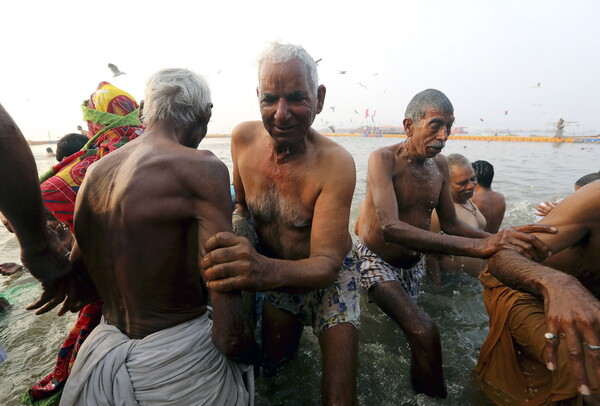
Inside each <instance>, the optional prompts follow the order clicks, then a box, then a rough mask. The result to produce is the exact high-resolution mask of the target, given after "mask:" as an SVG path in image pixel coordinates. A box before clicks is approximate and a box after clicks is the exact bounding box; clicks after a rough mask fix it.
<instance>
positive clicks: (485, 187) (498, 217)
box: [471, 160, 506, 233]
mask: <svg viewBox="0 0 600 406" xmlns="http://www.w3.org/2000/svg"><path fill="white" fill-rule="evenodd" d="M472 166H473V169H474V170H475V176H476V177H477V185H476V186H475V194H474V195H473V197H472V198H471V200H472V201H473V203H475V205H476V206H477V207H478V208H479V210H481V213H482V214H483V217H485V220H486V222H487V223H486V225H485V229H484V230H485V231H487V232H488V233H497V232H498V230H500V225H501V224H502V220H503V219H504V212H505V211H506V200H505V199H504V195H503V194H502V193H500V192H496V191H494V190H492V181H493V180H494V166H493V165H492V164H491V163H489V162H488V161H482V160H479V161H475V162H473V163H472Z"/></svg>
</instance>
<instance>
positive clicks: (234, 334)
mask: <svg viewBox="0 0 600 406" xmlns="http://www.w3.org/2000/svg"><path fill="white" fill-rule="evenodd" d="M211 302H212V303H211V304H212V307H213V320H214V322H213V329H212V339H213V343H214V344H215V346H216V347H217V348H218V349H219V351H220V352H221V353H222V354H223V355H225V356H226V357H228V358H230V359H232V360H233V361H236V362H242V363H245V364H254V363H256V362H257V361H258V358H259V356H260V355H259V348H258V344H256V341H255V340H254V332H253V329H252V326H250V323H249V322H248V315H247V314H245V311H247V310H248V309H244V308H243V306H242V300H241V295H240V293H239V292H231V293H214V292H212V293H211Z"/></svg>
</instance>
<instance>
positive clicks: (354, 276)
mask: <svg viewBox="0 0 600 406" xmlns="http://www.w3.org/2000/svg"><path fill="white" fill-rule="evenodd" d="M357 264H358V253H357V252H356V251H355V250H354V249H352V250H350V252H349V253H348V255H346V258H344V262H343V264H342V269H341V270H340V273H339V275H338V278H337V279H336V281H335V282H334V283H333V285H331V286H330V287H328V288H325V289H319V290H317V291H314V292H310V293H305V294H291V293H283V292H265V300H267V301H268V302H269V303H270V304H272V305H273V306H275V307H276V308H278V309H280V310H283V311H286V312H288V313H292V314H293V315H295V316H298V317H299V318H300V321H302V323H303V324H304V325H305V326H312V328H313V332H314V333H315V335H317V336H318V335H320V334H322V333H323V332H324V331H325V330H327V329H328V328H330V327H333V326H336V325H338V324H342V323H351V324H353V325H354V326H355V327H356V328H357V329H358V328H359V325H360V306H359V297H360V296H359V292H358V286H359V283H360V272H359V270H358V267H357Z"/></svg>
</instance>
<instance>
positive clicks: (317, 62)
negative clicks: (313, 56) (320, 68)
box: [315, 58, 323, 65]
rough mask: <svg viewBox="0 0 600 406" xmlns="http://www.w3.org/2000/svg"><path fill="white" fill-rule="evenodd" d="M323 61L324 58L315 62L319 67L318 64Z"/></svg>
mask: <svg viewBox="0 0 600 406" xmlns="http://www.w3.org/2000/svg"><path fill="white" fill-rule="evenodd" d="M322 60H323V58H319V59H317V60H316V61H315V65H318V64H319V62H321V61H322Z"/></svg>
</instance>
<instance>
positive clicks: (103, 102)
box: [40, 82, 143, 232]
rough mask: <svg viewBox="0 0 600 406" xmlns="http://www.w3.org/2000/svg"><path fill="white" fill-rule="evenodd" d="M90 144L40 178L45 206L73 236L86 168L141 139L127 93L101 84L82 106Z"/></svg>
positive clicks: (134, 106) (134, 108)
mask: <svg viewBox="0 0 600 406" xmlns="http://www.w3.org/2000/svg"><path fill="white" fill-rule="evenodd" d="M81 108H82V110H83V118H84V120H86V121H87V122H88V128H89V131H88V136H90V137H91V138H90V141H88V143H87V144H86V145H85V146H84V147H83V149H82V150H81V151H79V152H77V153H76V154H73V155H71V156H69V157H67V158H65V159H64V160H63V161H61V162H59V163H58V164H56V165H55V166H53V167H52V168H50V170H48V172H46V173H45V174H44V175H42V177H41V178H40V181H41V189H42V199H43V202H44V205H45V206H46V207H47V208H48V210H50V211H51V212H52V213H53V214H54V215H55V216H56V218H58V219H59V220H61V221H63V222H65V223H67V225H68V226H69V228H70V229H71V232H73V212H74V210H75V197H76V196H77V192H78V191H79V187H80V186H81V182H83V178H84V176H85V173H86V171H87V168H88V167H89V166H90V165H91V164H93V163H94V162H96V161H97V160H98V159H100V158H102V157H103V156H105V155H106V154H108V153H110V152H112V151H114V150H115V149H117V148H119V147H121V146H123V145H125V144H126V143H127V142H129V141H131V140H133V139H135V138H137V137H139V136H140V135H141V134H142V133H143V127H142V124H141V122H140V119H139V111H138V104H137V102H136V101H135V99H134V98H133V97H132V96H131V95H129V94H128V93H127V92H124V91H123V90H121V89H119V88H117V87H115V86H113V85H111V84H110V83H107V82H101V83H100V85H98V89H97V90H96V91H95V92H94V93H93V94H92V95H91V97H90V100H86V101H85V102H83V104H82V106H81Z"/></svg>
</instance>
